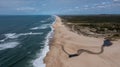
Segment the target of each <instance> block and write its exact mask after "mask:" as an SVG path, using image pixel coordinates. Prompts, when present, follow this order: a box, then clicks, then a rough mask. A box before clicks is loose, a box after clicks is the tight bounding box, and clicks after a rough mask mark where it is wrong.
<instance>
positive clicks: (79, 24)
mask: <svg viewBox="0 0 120 67" xmlns="http://www.w3.org/2000/svg"><path fill="white" fill-rule="evenodd" d="M60 17H61V18H62V21H63V22H64V24H65V25H66V26H68V27H70V29H71V31H76V32H77V33H79V34H84V35H87V36H95V37H100V36H102V37H103V36H108V35H111V37H112V38H120V15H88V16H87V15H84V16H60Z"/></svg>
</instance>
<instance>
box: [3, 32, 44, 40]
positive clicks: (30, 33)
mask: <svg viewBox="0 0 120 67" xmlns="http://www.w3.org/2000/svg"><path fill="white" fill-rule="evenodd" d="M41 34H43V33H33V32H29V33H20V34H16V33H8V34H5V36H6V38H10V39H14V38H18V37H20V36H27V35H41Z"/></svg>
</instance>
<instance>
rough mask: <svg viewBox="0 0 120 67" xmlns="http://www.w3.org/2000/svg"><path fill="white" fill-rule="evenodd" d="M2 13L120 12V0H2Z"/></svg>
mask: <svg viewBox="0 0 120 67" xmlns="http://www.w3.org/2000/svg"><path fill="white" fill-rule="evenodd" d="M0 14H52V15H53V14H54V15H55V14H120V0H0Z"/></svg>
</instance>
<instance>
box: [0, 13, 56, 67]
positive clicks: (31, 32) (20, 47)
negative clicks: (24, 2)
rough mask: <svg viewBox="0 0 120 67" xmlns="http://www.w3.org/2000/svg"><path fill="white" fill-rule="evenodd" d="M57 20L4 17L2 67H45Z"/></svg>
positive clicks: (0, 49) (0, 50)
mask: <svg viewBox="0 0 120 67" xmlns="http://www.w3.org/2000/svg"><path fill="white" fill-rule="evenodd" d="M54 21H55V17H54V16H47V15H27V16H22V15H21V16H0V67H44V66H45V65H44V64H43V58H44V57H45V54H46V52H47V51H48V50H49V49H48V43H49V38H50V36H51V35H52V32H53V30H52V27H51V25H52V24H53V22H54Z"/></svg>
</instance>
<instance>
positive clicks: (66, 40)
mask: <svg viewBox="0 0 120 67" xmlns="http://www.w3.org/2000/svg"><path fill="white" fill-rule="evenodd" d="M53 28H54V35H53V38H52V40H50V44H49V52H48V53H47V55H46V57H45V58H44V63H45V64H46V67H79V66H81V67H97V66H100V67H120V64H119V62H120V52H119V50H120V46H119V45H118V44H119V43H120V40H119V41H115V42H114V45H113V46H111V47H106V48H105V51H104V52H103V53H102V54H100V55H92V54H88V53H83V54H81V55H80V56H78V57H74V58H69V57H68V56H67V55H66V54H65V53H64V52H63V51H62V49H61V45H64V47H65V50H66V51H67V52H68V53H72V54H73V53H76V51H77V50H78V49H81V48H82V49H87V50H90V51H95V52H97V51H99V50H100V46H101V45H102V43H103V38H94V37H87V36H83V35H78V34H76V33H74V32H71V31H69V29H68V28H67V27H65V25H64V24H63V23H62V21H61V18H60V17H58V16H56V22H55V23H54V24H53ZM115 54H118V55H117V56H116V55H115ZM108 58H109V59H108ZM112 61H113V62H112ZM116 63H117V65H116Z"/></svg>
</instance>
